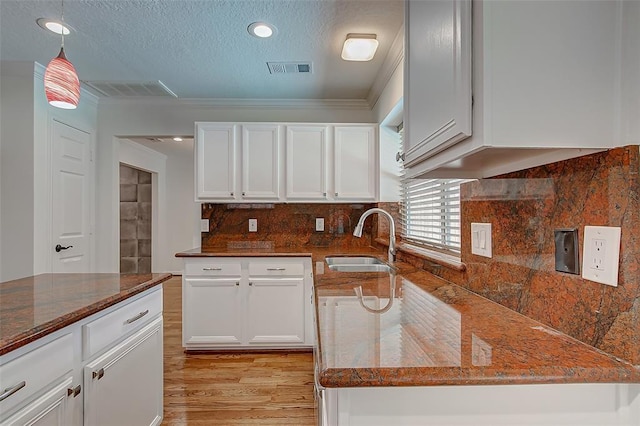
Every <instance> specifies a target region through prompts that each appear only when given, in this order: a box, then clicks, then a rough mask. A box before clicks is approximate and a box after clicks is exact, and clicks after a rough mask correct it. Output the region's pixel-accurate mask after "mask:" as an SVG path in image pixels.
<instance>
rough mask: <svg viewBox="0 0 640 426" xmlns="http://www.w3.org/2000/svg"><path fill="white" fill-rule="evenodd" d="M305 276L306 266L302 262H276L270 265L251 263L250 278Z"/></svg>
mask: <svg viewBox="0 0 640 426" xmlns="http://www.w3.org/2000/svg"><path fill="white" fill-rule="evenodd" d="M303 275H304V265H303V264H302V263H300V262H287V261H286V260H285V261H276V262H269V263H258V262H249V276H250V277H254V276H266V277H283V276H287V277H290V276H296V277H301V276H303Z"/></svg>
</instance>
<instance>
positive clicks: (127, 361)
mask: <svg viewBox="0 0 640 426" xmlns="http://www.w3.org/2000/svg"><path fill="white" fill-rule="evenodd" d="M83 377H84V391H85V394H84V419H85V420H84V424H85V425H99V426H108V425H113V426H121V425H128V426H135V425H139V426H142V425H158V424H160V422H161V421H162V397H163V393H162V318H157V319H156V320H155V321H153V322H152V323H151V324H149V325H147V326H146V327H144V328H143V329H142V330H140V331H139V332H137V333H136V334H134V335H133V336H131V337H130V338H128V339H126V340H125V341H124V342H122V343H120V344H118V345H116V346H115V347H114V348H113V349H111V350H109V351H108V352H107V353H105V354H104V355H102V356H101V357H99V358H97V359H96V360H95V361H93V362H90V363H89V364H87V365H86V366H85V367H84V372H83Z"/></svg>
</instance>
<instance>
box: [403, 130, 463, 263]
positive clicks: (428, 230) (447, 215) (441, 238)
mask: <svg viewBox="0 0 640 426" xmlns="http://www.w3.org/2000/svg"><path fill="white" fill-rule="evenodd" d="M398 134H399V135H400V146H401V147H402V134H403V131H402V124H401V125H400V126H399V127H398ZM401 179H402V194H401V195H402V196H401V209H400V213H401V218H402V238H403V240H405V241H406V242H408V243H413V244H416V245H419V246H428V247H430V248H435V249H438V250H442V251H445V252H448V253H450V254H453V255H457V256H459V255H460V184H461V183H463V182H466V180H464V179H405V178H401Z"/></svg>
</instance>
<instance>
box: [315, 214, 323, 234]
mask: <svg viewBox="0 0 640 426" xmlns="http://www.w3.org/2000/svg"><path fill="white" fill-rule="evenodd" d="M316 231H317V232H324V217H316Z"/></svg>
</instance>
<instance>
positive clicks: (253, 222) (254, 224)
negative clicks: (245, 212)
mask: <svg viewBox="0 0 640 426" xmlns="http://www.w3.org/2000/svg"><path fill="white" fill-rule="evenodd" d="M249 232H258V219H249Z"/></svg>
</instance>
